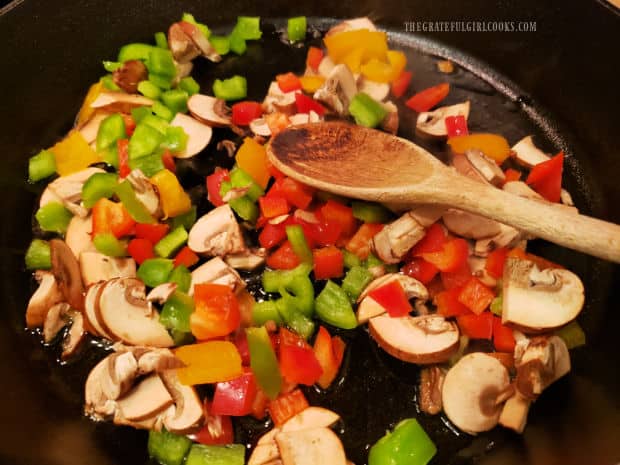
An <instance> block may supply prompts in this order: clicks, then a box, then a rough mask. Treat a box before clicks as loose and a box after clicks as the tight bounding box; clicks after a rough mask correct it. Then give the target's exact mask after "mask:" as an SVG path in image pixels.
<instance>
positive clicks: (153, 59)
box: [146, 47, 177, 77]
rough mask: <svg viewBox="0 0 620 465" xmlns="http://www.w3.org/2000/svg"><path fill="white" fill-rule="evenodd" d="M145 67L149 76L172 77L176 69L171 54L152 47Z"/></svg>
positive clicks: (166, 50) (168, 51)
mask: <svg viewBox="0 0 620 465" xmlns="http://www.w3.org/2000/svg"><path fill="white" fill-rule="evenodd" d="M146 67H147V69H148V70H149V75H150V74H151V73H152V74H155V75H157V76H168V77H174V76H176V74H177V67H176V65H175V64H174V58H172V52H171V51H170V50H168V49H165V50H164V49H162V48H158V47H152V48H151V51H150V52H149V59H148V60H146Z"/></svg>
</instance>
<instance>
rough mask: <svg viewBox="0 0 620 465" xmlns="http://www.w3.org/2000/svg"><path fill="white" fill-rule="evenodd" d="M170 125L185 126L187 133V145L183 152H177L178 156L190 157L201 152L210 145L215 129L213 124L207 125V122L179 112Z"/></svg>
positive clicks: (176, 155)
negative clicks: (212, 127) (212, 126)
mask: <svg viewBox="0 0 620 465" xmlns="http://www.w3.org/2000/svg"><path fill="white" fill-rule="evenodd" d="M170 125H171V126H179V127H181V128H183V130H184V131H185V133H186V134H187V146H186V147H185V150H183V151H182V152H177V153H175V154H174V156H175V157H177V158H190V157H193V156H194V155H197V154H199V153H200V152H202V151H203V150H204V148H205V147H206V146H207V145H209V142H210V141H211V136H212V135H213V129H211V126H207V125H206V124H204V123H201V122H200V121H198V120H196V119H194V118H192V117H191V116H187V115H184V114H183V113H177V114H176V116H175V117H174V119H173V120H172V121H171V122H170Z"/></svg>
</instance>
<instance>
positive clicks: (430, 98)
mask: <svg viewBox="0 0 620 465" xmlns="http://www.w3.org/2000/svg"><path fill="white" fill-rule="evenodd" d="M449 92H450V84H448V83H447V82H444V83H442V84H438V85H436V86H433V87H429V88H428V89H424V90H422V91H420V92H418V93H417V94H415V95H414V96H413V97H411V98H410V99H409V100H407V101H406V102H405V105H407V106H408V107H409V108H411V109H412V110H415V111H417V112H418V113H422V112H423V111H428V110H430V109H431V108H433V107H434V106H435V105H437V104H438V103H439V102H441V101H442V100H443V99H445V98H446V97H447V96H448V93H449Z"/></svg>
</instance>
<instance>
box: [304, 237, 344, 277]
mask: <svg viewBox="0 0 620 465" xmlns="http://www.w3.org/2000/svg"><path fill="white" fill-rule="evenodd" d="M312 257H313V260H312V261H313V263H314V278H315V279H331V278H340V277H341V276H342V274H343V272H344V258H343V256H342V251H341V250H340V249H338V248H336V247H334V246H333V245H330V246H327V247H323V248H321V249H314V250H313V251H312Z"/></svg>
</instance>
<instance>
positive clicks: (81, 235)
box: [65, 216, 96, 258]
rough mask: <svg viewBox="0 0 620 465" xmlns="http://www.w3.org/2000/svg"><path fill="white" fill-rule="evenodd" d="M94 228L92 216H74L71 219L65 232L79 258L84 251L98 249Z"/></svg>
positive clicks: (69, 244) (72, 249)
mask: <svg viewBox="0 0 620 465" xmlns="http://www.w3.org/2000/svg"><path fill="white" fill-rule="evenodd" d="M92 229H93V227H92V219H91V218H90V216H88V217H86V218H81V217H79V216H74V217H73V218H71V221H69V226H67V232H66V233H65V242H66V243H67V245H68V246H69V248H70V249H71V251H72V252H73V255H75V256H76V257H78V258H79V257H80V255H81V253H82V252H87V251H94V250H96V249H95V246H94V245H93V240H92Z"/></svg>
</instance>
